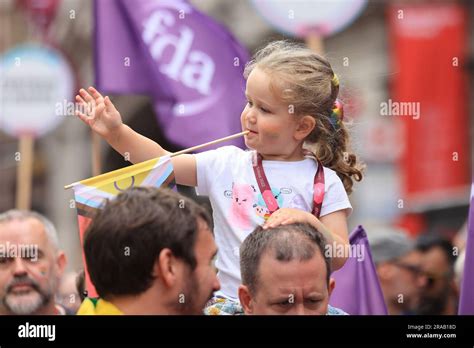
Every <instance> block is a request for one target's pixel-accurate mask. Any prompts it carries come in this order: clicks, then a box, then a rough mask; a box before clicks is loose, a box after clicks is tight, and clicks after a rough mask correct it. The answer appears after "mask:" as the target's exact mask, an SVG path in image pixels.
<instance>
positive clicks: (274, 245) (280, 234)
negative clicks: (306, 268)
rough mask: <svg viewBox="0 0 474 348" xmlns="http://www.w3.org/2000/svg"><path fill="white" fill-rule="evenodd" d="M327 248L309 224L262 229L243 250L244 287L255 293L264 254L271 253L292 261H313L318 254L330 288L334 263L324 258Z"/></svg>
mask: <svg viewBox="0 0 474 348" xmlns="http://www.w3.org/2000/svg"><path fill="white" fill-rule="evenodd" d="M325 247H326V240H325V238H324V236H323V235H322V234H321V233H320V232H319V231H318V230H316V229H315V228H314V227H313V226H311V225H309V224H302V223H295V224H289V225H280V226H277V227H274V228H269V229H266V230H264V229H263V228H262V227H260V226H259V227H257V228H256V229H255V230H254V231H253V232H252V233H250V234H249V235H248V236H247V238H246V239H245V240H244V242H243V244H242V245H241V247H240V271H241V274H242V284H243V285H246V286H248V288H249V290H250V292H251V293H253V294H255V293H256V289H257V285H258V278H259V274H258V272H259V266H260V261H261V258H262V256H263V255H264V254H265V253H271V255H272V256H273V257H274V258H275V259H276V260H278V261H283V262H289V261H292V260H298V261H307V260H310V259H311V258H312V257H313V256H314V254H315V253H316V252H317V251H319V252H320V253H321V255H322V256H323V258H324V262H325V264H326V280H327V283H328V285H329V276H330V272H331V268H330V267H331V265H330V263H331V260H330V258H329V257H327V256H326V255H325V252H324V249H325Z"/></svg>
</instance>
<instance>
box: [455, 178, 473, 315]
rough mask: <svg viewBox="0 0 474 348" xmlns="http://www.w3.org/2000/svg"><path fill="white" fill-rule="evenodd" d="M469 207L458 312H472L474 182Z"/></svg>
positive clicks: (471, 313)
mask: <svg viewBox="0 0 474 348" xmlns="http://www.w3.org/2000/svg"><path fill="white" fill-rule="evenodd" d="M472 190H473V192H472V194H471V206H470V208H469V222H468V232H467V245H466V258H465V260H464V274H463V277H462V284H461V296H460V300H459V310H458V312H459V314H470V315H473V314H474V290H473V289H474V183H473V189H472Z"/></svg>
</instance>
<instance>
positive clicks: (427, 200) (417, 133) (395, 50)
mask: <svg viewBox="0 0 474 348" xmlns="http://www.w3.org/2000/svg"><path fill="white" fill-rule="evenodd" d="M388 22H389V42H390V45H391V47H390V49H391V58H392V59H391V60H392V67H391V72H392V76H393V80H392V85H391V86H392V90H391V98H390V99H389V100H388V101H387V102H386V103H382V104H384V105H381V114H382V115H387V117H389V116H390V117H393V118H396V119H399V120H400V122H401V123H402V129H403V140H404V144H401V145H403V146H402V147H403V150H402V151H403V152H402V155H401V156H400V169H401V174H402V185H401V190H402V192H401V193H402V198H403V199H404V201H405V202H406V204H407V205H408V206H409V207H412V208H414V209H416V210H424V209H430V208H440V207H447V206H450V205H453V204H459V203H460V202H461V201H463V200H464V199H465V198H467V197H468V193H469V192H468V187H469V185H470V171H469V127H470V125H469V115H468V98H467V95H468V89H467V74H466V71H465V70H464V68H463V66H464V64H465V61H466V56H467V27H468V22H467V16H466V10H465V8H463V7H462V6H460V5H456V4H440V3H437V4H436V3H435V4H420V5H411V6H396V5H392V6H390V7H389V9H388Z"/></svg>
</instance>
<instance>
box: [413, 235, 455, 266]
mask: <svg viewBox="0 0 474 348" xmlns="http://www.w3.org/2000/svg"><path fill="white" fill-rule="evenodd" d="M433 248H440V249H441V251H442V252H443V254H444V255H445V256H446V261H447V262H448V264H449V267H450V268H452V269H453V270H454V264H455V262H456V258H457V254H456V253H454V246H453V243H451V242H450V241H449V240H448V239H446V238H444V237H442V236H440V235H437V234H425V235H421V236H420V237H419V238H418V239H417V241H416V249H418V250H419V251H421V252H423V253H425V252H428V251H430V250H431V249H433Z"/></svg>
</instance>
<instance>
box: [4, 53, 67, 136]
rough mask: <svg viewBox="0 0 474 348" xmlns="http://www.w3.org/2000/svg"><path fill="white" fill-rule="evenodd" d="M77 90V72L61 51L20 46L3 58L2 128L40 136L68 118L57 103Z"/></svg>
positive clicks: (10, 131)
mask: <svg viewBox="0 0 474 348" xmlns="http://www.w3.org/2000/svg"><path fill="white" fill-rule="evenodd" d="M73 92H74V74H73V71H72V69H71V66H70V65H69V63H68V62H67V60H66V59H64V57H63V55H62V54H61V53H60V52H59V51H57V50H56V49H54V48H51V47H46V46H42V45H37V44H26V45H21V46H17V47H15V48H13V49H11V50H9V51H7V52H6V53H5V54H4V55H3V56H2V57H1V60H0V128H1V129H2V130H3V131H4V132H6V133H8V134H10V135H12V136H15V137H21V136H22V135H24V134H27V135H31V136H34V137H40V136H42V135H44V134H46V133H47V132H49V131H51V130H52V129H54V128H55V127H56V126H57V125H58V124H59V123H60V122H61V121H62V120H63V119H64V113H58V108H57V106H58V105H66V103H67V101H68V100H71V98H72V96H73Z"/></svg>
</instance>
